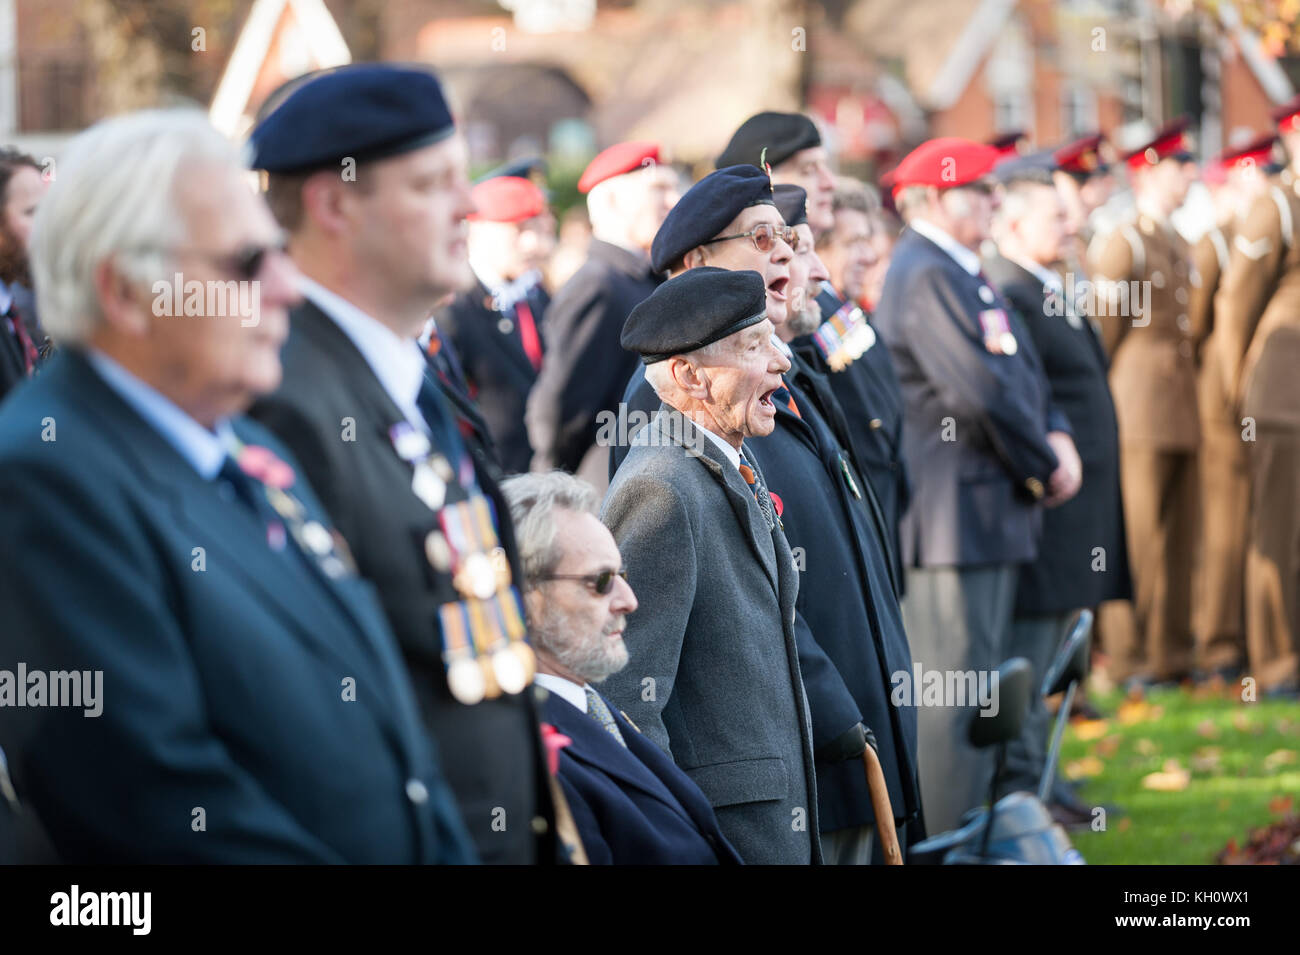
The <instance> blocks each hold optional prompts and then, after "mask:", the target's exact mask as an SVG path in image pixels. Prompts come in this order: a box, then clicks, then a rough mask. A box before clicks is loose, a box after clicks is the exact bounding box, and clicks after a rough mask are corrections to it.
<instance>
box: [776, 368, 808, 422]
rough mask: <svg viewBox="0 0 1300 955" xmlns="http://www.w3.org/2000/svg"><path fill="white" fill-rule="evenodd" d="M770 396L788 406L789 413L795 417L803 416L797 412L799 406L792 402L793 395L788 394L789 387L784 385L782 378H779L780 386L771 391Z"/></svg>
mask: <svg viewBox="0 0 1300 955" xmlns="http://www.w3.org/2000/svg"><path fill="white" fill-rule="evenodd" d="M772 397H773V398H775V399H776V400H777V401H779V402H781V404H783V405H785V406H786V407H787V408H789V409H790V413H791V414H793V415H794V416H795V417H796V418H802V417H803V415H802V414H800V413H799V406H798V405H797V404H795V403H794V396H793V395H791V394H790V389H789V388H788V387H787V386H786V383H785V379H784V378H782V379H781V387H780V388H778V389H776V391H774V392H772Z"/></svg>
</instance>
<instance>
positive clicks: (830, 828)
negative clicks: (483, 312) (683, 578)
mask: <svg viewBox="0 0 1300 955" xmlns="http://www.w3.org/2000/svg"><path fill="white" fill-rule="evenodd" d="M799 193H800V194H799V195H795V194H793V193H788V192H787V191H786V190H784V189H783V190H782V194H781V195H780V196H777V195H776V194H775V192H774V190H773V188H772V186H771V185H770V182H769V181H768V179H767V177H766V175H765V174H764V173H763V172H761V171H760V170H758V169H757V168H756V167H753V166H736V167H733V168H731V169H724V170H719V171H718V172H715V173H712V174H711V175H710V176H707V177H705V178H704V179H702V180H701V181H700V182H699V183H697V184H696V185H695V186H694V187H693V188H692V189H691V190H690V191H688V192H687V194H686V195H685V196H683V197H682V199H681V201H680V202H679V203H678V205H677V207H676V208H674V210H673V211H672V212H671V213H669V215H668V218H667V219H665V221H664V225H663V227H662V228H661V229H660V233H659V235H658V236H656V237H655V244H654V249H655V255H656V257H657V261H658V262H660V263H662V264H664V265H665V266H673V268H674V271H675V272H676V273H679V274H681V275H682V276H687V275H690V274H691V272H692V271H694V270H695V269H697V268H701V267H707V266H705V265H704V264H703V263H710V264H714V265H717V266H721V267H723V268H728V269H736V270H745V269H753V270H759V269H772V268H773V267H774V266H778V267H779V270H780V275H781V280H780V282H778V283H775V285H774V284H773V283H772V282H771V281H770V280H769V284H768V317H769V318H770V319H771V321H772V325H773V327H774V329H775V330H776V331H777V334H778V335H781V334H782V333H783V332H784V330H785V329H786V328H787V326H788V324H789V321H790V316H791V315H792V314H793V313H795V312H797V311H799V309H800V308H802V307H806V305H807V304H808V299H807V291H806V288H805V287H804V286H805V285H806V284H807V283H808V281H809V278H810V275H811V274H812V273H813V272H814V271H816V272H817V273H824V271H825V269H824V267H822V266H821V264H820V262H819V261H817V260H816V255H815V253H811V246H809V247H808V249H807V250H805V249H804V248H803V243H802V242H800V241H799V239H798V237H797V236H798V230H799V228H800V227H801V226H798V225H797V226H795V227H793V228H792V227H790V226H786V225H784V219H783V218H782V215H781V212H780V209H779V207H778V205H776V204H774V203H780V204H781V205H782V206H784V207H785V208H786V210H787V212H788V213H789V214H790V215H791V217H792V218H795V219H799V218H801V217H802V216H800V214H799V213H800V200H801V199H802V190H799ZM760 229H767V230H771V231H772V237H771V240H772V248H770V249H768V250H764V249H763V248H761V247H760V245H759V240H761V239H762V238H763V237H762V235H761V234H755V233H758V232H759V230H760ZM802 229H803V230H804V231H807V226H806V224H803V225H802ZM710 230H712V231H710ZM746 233H750V234H748V235H746ZM777 235H780V236H783V238H780V239H778V238H776V236H777ZM789 242H794V243H795V245H796V248H795V249H794V250H793V251H792V252H791V253H788V254H787V253H784V252H783V253H781V254H779V255H778V253H777V247H778V246H779V247H780V248H781V249H782V250H784V249H788V247H789V246H788V243H789ZM805 251H807V252H809V253H811V255H812V257H811V259H809V258H808V257H807V255H805V254H801V253H804V252H805ZM674 263H676V264H675V265H674ZM796 280H797V281H796ZM774 289H775V291H776V292H777V293H778V295H776V296H775V299H776V301H775V307H774V302H773V299H774V295H773V291H774ZM681 320H684V321H691V320H692V315H691V314H690V313H689V312H687V313H686V315H685V316H683V318H682V319H681ZM774 345H775V347H776V348H778V349H779V350H781V351H782V353H783V355H784V356H785V358H786V360H787V361H788V362H792V363H794V365H793V367H792V368H791V370H790V373H789V374H788V375H786V377H785V380H784V381H783V388H782V389H781V390H780V391H779V392H778V399H779V400H778V401H777V407H776V427H775V429H774V430H773V431H772V433H771V434H770V435H769V436H766V437H761V438H757V439H755V440H753V441H752V442H751V443H750V447H751V448H752V451H753V455H754V458H755V459H756V460H757V462H758V464H759V465H760V466H761V467H762V469H763V471H764V473H766V474H767V475H768V480H769V486H770V487H771V488H772V490H773V492H774V495H775V496H774V500H775V501H776V506H777V507H778V509H781V510H782V511H783V512H784V514H785V515H786V517H784V518H782V519H783V520H784V521H785V526H786V532H787V534H788V535H789V541H790V543H791V544H792V545H793V546H795V547H797V548H799V550H798V551H796V554H797V556H798V558H799V567H800V569H801V570H807V571H810V573H807V574H803V575H801V580H800V588H799V599H798V604H797V610H798V613H797V614H796V618H795V633H796V639H797V646H798V650H799V660H800V665H801V667H802V670H803V675H804V683H805V685H806V687H807V693H808V699H809V706H810V709H811V712H812V725H813V740H814V745H815V748H816V757H817V758H816V771H817V785H818V793H819V817H820V821H821V826H822V833H823V848H824V850H825V852H826V858H827V861H833V862H844V863H865V862H867V861H869V860H870V858H871V853H872V839H871V832H872V829H871V825H872V822H873V820H874V818H875V816H874V813H873V811H872V808H871V803H870V799H869V796H868V793H867V787H866V781H865V776H864V772H863V766H862V762H861V757H862V755H863V753H864V751H865V749H866V746H867V745H868V743H867V741H868V738H869V737H870V734H871V732H873V731H874V732H875V734H876V748H877V751H878V753H879V755H880V761H881V764H882V766H883V767H884V770H885V776H886V781H887V783H888V786H889V790H890V798H891V801H892V802H893V806H894V809H895V814H896V816H897V818H898V820H900V821H901V820H907V819H909V818H915V817H916V816H918V815H919V812H918V809H919V803H918V800H917V795H916V793H917V789H916V782H915V780H916V772H915V747H916V721H915V711H913V710H911V709H906V710H900V709H898V708H895V707H892V706H891V705H890V702H889V698H890V683H889V679H888V674H892V673H895V672H900V671H901V672H908V671H910V669H911V656H910V652H909V650H908V644H907V636H906V634H905V632H904V630H903V625H902V617H901V612H900V610H899V606H898V600H897V598H896V597H895V592H894V582H893V579H892V577H891V569H890V559H889V551H888V545H887V543H886V537H885V534H886V530H885V524H884V520H883V517H882V515H881V513H880V509H879V505H878V502H877V501H876V500H875V495H874V494H873V493H872V491H871V488H870V486H869V485H867V484H866V483H865V482H864V481H863V479H862V476H861V472H860V471H859V470H858V468H857V466H856V464H855V462H854V458H853V456H852V455H851V454H849V453H848V452H846V451H845V450H844V448H843V447H842V445H841V443H840V441H839V440H838V439H837V437H836V434H835V431H834V428H833V427H832V425H830V424H828V421H838V422H839V423H840V425H841V427H843V417H844V414H843V411H842V410H841V409H840V408H839V406H838V403H837V402H836V401H835V398H834V395H833V393H832V392H831V390H830V388H829V387H828V386H827V385H826V383H825V382H824V380H820V378H819V376H818V375H817V373H816V372H814V371H812V370H811V369H809V368H808V367H807V365H806V364H805V363H803V362H802V361H801V360H799V359H797V358H795V357H794V356H793V354H792V353H791V352H790V350H789V348H788V347H787V346H786V345H785V344H784V343H783V342H781V341H780V340H779V338H778V339H775V340H774ZM646 377H647V378H648V377H650V376H649V374H647V376H646ZM651 385H652V383H651V382H647V381H644V380H641V381H637V380H635V379H634V383H633V386H632V387H630V389H629V394H628V397H627V399H626V401H627V405H628V407H629V409H631V410H632V411H640V412H643V413H652V412H653V409H654V408H656V407H658V404H657V401H658V397H657V396H656V395H655V394H654V389H653V388H652V387H651ZM620 470H621V469H620ZM778 516H780V515H778ZM891 822H892V820H891Z"/></svg>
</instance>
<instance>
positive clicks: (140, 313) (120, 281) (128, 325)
mask: <svg viewBox="0 0 1300 955" xmlns="http://www.w3.org/2000/svg"><path fill="white" fill-rule="evenodd" d="M94 281H95V296H96V298H97V299H98V300H99V310H100V312H101V313H102V314H103V316H104V322H105V324H107V325H109V326H111V327H112V328H113V330H114V331H116V332H119V333H121V334H124V335H132V336H141V335H144V334H145V333H146V332H147V331H148V330H149V319H148V316H147V315H146V314H145V310H144V308H143V307H142V306H141V302H140V291H139V289H138V288H137V287H136V286H135V285H134V284H133V283H132V282H131V281H130V280H129V279H127V278H126V277H125V276H124V275H122V273H121V272H120V271H119V270H118V268H117V266H116V265H115V263H114V262H113V260H112V258H111V257H110V258H108V259H105V260H104V261H103V262H100V263H99V264H98V265H97V266H95V272H94ZM171 281H174V279H172V280H170V281H168V280H163V281H161V282H155V283H154V285H155V288H154V292H155V293H156V294H155V296H154V297H155V298H156V297H157V295H166V296H167V301H168V307H170V302H171V298H172V295H173V294H175V292H174V291H173V289H172V287H171Z"/></svg>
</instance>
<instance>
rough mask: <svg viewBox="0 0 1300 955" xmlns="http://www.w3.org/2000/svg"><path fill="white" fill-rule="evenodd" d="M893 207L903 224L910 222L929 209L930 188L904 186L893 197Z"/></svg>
mask: <svg viewBox="0 0 1300 955" xmlns="http://www.w3.org/2000/svg"><path fill="white" fill-rule="evenodd" d="M894 207H895V208H896V209H898V215H899V216H900V217H901V218H902V220H903V221H904V222H911V221H912V219H913V218H915V217H916V216H918V215H920V214H921V213H923V212H925V210H926V209H928V208H929V207H930V187H929V186H904V187H903V188H902V189H900V190H898V195H897V196H895V197H894Z"/></svg>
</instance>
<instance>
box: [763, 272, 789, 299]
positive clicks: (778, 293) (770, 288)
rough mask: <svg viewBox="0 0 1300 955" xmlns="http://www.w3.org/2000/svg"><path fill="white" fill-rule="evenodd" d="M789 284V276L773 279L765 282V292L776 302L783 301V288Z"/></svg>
mask: <svg viewBox="0 0 1300 955" xmlns="http://www.w3.org/2000/svg"><path fill="white" fill-rule="evenodd" d="M789 284H790V279H789V278H779V279H773V280H772V281H771V282H768V283H767V294H768V295H770V296H771V297H772V298H773V299H774V300H776V301H778V302H784V301H785V289H786V286H787V285H789Z"/></svg>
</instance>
